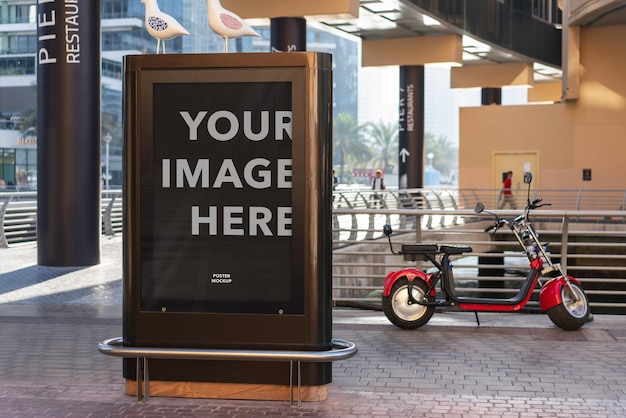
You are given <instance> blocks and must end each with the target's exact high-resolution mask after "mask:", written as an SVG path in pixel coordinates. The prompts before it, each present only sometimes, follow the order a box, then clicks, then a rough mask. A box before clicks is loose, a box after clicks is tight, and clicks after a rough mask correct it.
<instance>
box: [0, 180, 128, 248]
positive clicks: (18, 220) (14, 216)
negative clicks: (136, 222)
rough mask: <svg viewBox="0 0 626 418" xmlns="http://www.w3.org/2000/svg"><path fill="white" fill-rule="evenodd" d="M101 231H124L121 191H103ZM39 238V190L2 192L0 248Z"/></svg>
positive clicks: (114, 232) (113, 233) (115, 232)
mask: <svg viewBox="0 0 626 418" xmlns="http://www.w3.org/2000/svg"><path fill="white" fill-rule="evenodd" d="M100 207H101V212H102V233H103V234H104V235H109V236H112V235H116V234H121V233H122V228H123V227H122V222H123V221H122V218H123V217H122V210H123V209H122V191H121V190H103V191H102V197H101V199H100ZM33 241H37V192H30V191H29V192H0V248H7V247H9V246H10V245H19V244H24V243H29V242H33Z"/></svg>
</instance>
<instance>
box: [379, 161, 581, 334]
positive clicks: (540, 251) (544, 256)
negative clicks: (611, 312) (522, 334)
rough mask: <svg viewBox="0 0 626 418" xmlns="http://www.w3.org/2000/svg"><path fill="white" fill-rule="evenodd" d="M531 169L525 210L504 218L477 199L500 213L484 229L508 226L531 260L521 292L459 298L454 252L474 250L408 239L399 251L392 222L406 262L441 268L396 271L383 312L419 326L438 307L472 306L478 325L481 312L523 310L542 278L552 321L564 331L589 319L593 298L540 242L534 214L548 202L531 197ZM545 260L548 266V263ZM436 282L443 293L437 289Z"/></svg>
mask: <svg viewBox="0 0 626 418" xmlns="http://www.w3.org/2000/svg"><path fill="white" fill-rule="evenodd" d="M531 181H532V174H531V173H526V174H525V176H524V183H526V184H528V199H527V202H528V203H527V205H526V207H525V208H524V213H523V214H522V215H520V216H518V217H516V218H515V219H513V220H511V221H507V220H506V219H501V218H500V217H499V216H498V215H496V214H494V213H491V212H487V211H485V208H484V205H483V204H482V203H478V204H477V205H476V208H475V212H476V213H481V212H483V211H484V212H486V213H489V214H491V215H493V216H494V217H495V221H494V222H493V223H492V224H491V225H489V226H488V227H487V228H486V229H485V232H490V231H493V233H495V232H496V231H497V230H499V229H500V228H502V227H503V226H507V227H508V228H509V229H510V230H511V232H512V233H513V235H514V236H515V238H516V239H517V241H518V242H519V244H520V246H521V247H522V249H523V251H524V254H525V255H526V256H527V257H528V260H529V262H530V271H529V272H528V275H527V276H526V280H525V281H524V282H523V284H522V286H521V289H519V292H518V293H517V295H515V296H514V297H512V298H508V299H496V298H482V297H465V296H463V297H460V296H457V294H456V292H455V287H454V275H453V273H452V263H451V261H450V256H453V255H455V256H457V255H462V254H466V253H471V252H472V248H471V247H464V246H451V245H437V244H403V245H402V249H401V251H399V252H395V251H394V250H393V246H392V244H391V234H392V230H391V226H389V225H385V226H384V227H383V233H384V234H385V235H386V236H387V238H388V239H389V247H390V248H391V252H392V253H393V254H396V255H403V256H404V259H405V260H407V261H430V262H431V263H432V264H433V265H434V266H435V267H436V268H437V271H436V272H434V273H428V272H423V271H421V270H417V269H415V268H406V269H402V270H399V271H392V272H389V273H388V274H387V276H386V277H385V284H384V291H383V300H382V302H383V311H384V312H385V315H386V316H387V318H388V319H389V321H391V323H393V324H394V325H396V326H398V327H400V328H403V329H415V328H419V327H421V326H422V325H424V324H426V323H427V322H428V321H429V320H430V318H431V317H432V316H433V314H434V312H435V308H438V307H458V308H459V309H461V310H463V311H473V312H474V313H475V315H476V321H477V323H478V325H480V322H479V320H478V312H479V311H489V312H515V311H519V310H520V309H522V308H523V307H524V306H525V305H526V303H527V302H528V300H529V299H530V297H531V296H532V294H533V290H534V289H535V286H536V285H537V283H540V287H541V291H540V296H539V303H540V306H541V310H542V311H543V312H545V313H547V314H548V316H549V317H550V319H551V320H552V322H554V324H556V325H557V326H558V327H560V328H562V329H565V330H576V329H579V328H580V327H582V326H583V325H584V324H585V322H588V321H589V320H590V312H589V302H588V300H587V297H586V295H585V293H584V291H583V289H582V287H581V284H580V282H579V281H578V280H576V279H574V278H573V277H570V276H567V275H565V273H564V272H563V270H562V269H561V266H560V264H557V263H552V261H551V259H550V256H549V254H548V253H547V252H546V249H545V248H544V246H545V244H541V242H540V241H539V237H538V234H537V233H536V232H535V230H534V228H533V226H532V224H531V222H530V220H529V214H530V211H531V210H533V209H537V208H540V207H542V206H546V205H549V204H539V203H540V202H541V198H538V199H535V200H533V201H532V202H531V201H530V183H531ZM544 263H546V264H547V267H545V268H544ZM555 271H556V272H558V273H559V276H558V277H556V278H547V279H546V281H545V283H541V281H540V280H539V277H540V276H542V275H544V274H547V273H551V272H555ZM437 285H439V286H440V288H441V293H442V295H438V294H437Z"/></svg>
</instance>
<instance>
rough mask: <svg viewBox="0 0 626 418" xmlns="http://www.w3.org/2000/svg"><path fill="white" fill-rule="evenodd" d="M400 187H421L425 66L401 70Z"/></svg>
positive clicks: (402, 67)
mask: <svg viewBox="0 0 626 418" xmlns="http://www.w3.org/2000/svg"><path fill="white" fill-rule="evenodd" d="M399 129H400V132H399V146H398V149H399V162H398V165H399V182H398V184H399V187H400V188H401V189H407V188H408V189H412V188H421V187H424V66H422V65H403V66H401V67H400V114H399Z"/></svg>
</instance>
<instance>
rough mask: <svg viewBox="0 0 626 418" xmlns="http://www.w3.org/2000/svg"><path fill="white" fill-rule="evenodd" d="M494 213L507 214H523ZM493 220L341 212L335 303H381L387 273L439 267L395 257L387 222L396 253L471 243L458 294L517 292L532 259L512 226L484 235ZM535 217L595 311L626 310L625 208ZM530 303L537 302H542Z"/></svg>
mask: <svg viewBox="0 0 626 418" xmlns="http://www.w3.org/2000/svg"><path fill="white" fill-rule="evenodd" d="M494 212H497V213H498V214H499V215H500V216H502V217H505V218H507V219H509V218H513V217H515V216H517V215H519V214H520V211H511V210H506V211H494ZM355 220H356V222H355ZM492 220H493V218H492V217H490V216H489V215H488V214H485V213H483V214H480V215H479V214H476V213H474V212H473V211H470V210H434V209H417V210H416V209H409V210H407V209H380V210H372V209H335V210H334V211H333V225H335V227H334V228H333V300H334V302H335V304H337V305H360V304H371V305H380V297H381V291H382V288H383V281H384V277H385V275H386V274H387V272H389V271H394V270H398V269H400V268H404V267H409V266H417V267H418V268H421V269H428V268H432V266H431V265H429V264H422V263H411V262H405V261H403V259H402V257H398V256H394V255H392V254H391V253H390V250H389V243H388V241H387V239H386V237H384V236H383V234H382V225H383V224H385V223H389V224H391V225H392V227H393V229H394V234H393V239H392V241H393V243H394V248H395V249H396V250H398V249H399V248H400V245H401V244H402V243H424V242H437V243H439V244H447V245H467V246H471V247H472V248H473V252H472V253H470V254H465V255H464V256H462V257H457V259H456V260H455V262H454V267H455V273H454V276H455V283H456V291H457V293H460V294H461V295H464V294H465V295H468V294H473V295H476V293H481V294H489V295H491V296H492V297H493V296H494V295H497V296H500V297H510V294H511V293H515V292H516V289H518V288H519V285H520V284H521V282H522V281H523V280H524V278H525V276H526V274H527V272H528V261H527V259H526V258H525V256H524V254H523V253H522V250H521V249H520V248H519V244H517V242H516V241H514V238H513V236H512V234H511V233H510V232H508V231H506V230H505V229H506V228H503V229H502V230H500V231H498V232H497V233H496V234H485V233H484V228H485V227H486V226H487V225H489V223H490V222H491V221H492ZM531 220H532V221H533V224H534V226H535V228H536V230H537V232H539V234H540V238H541V239H542V240H545V241H543V242H546V243H548V242H549V245H548V247H549V251H550V253H551V257H552V259H553V261H555V260H556V261H560V263H561V265H562V266H563V267H564V269H565V270H566V272H567V274H570V275H572V276H574V277H576V278H578V279H579V280H580V281H581V283H582V284H583V287H584V288H585V291H586V293H587V295H588V297H589V300H590V305H591V307H592V308H593V309H595V311H596V312H600V311H603V312H604V311H609V312H611V313H626V212H624V211H596V210H593V211H592V210H586V211H581V210H573V211H567V210H544V209H540V210H536V211H533V212H532V214H531ZM342 225H344V226H346V225H347V227H344V226H342ZM507 232H508V233H507ZM504 295H507V296H504ZM529 306H531V307H532V306H537V304H536V301H535V302H533V303H531V304H529Z"/></svg>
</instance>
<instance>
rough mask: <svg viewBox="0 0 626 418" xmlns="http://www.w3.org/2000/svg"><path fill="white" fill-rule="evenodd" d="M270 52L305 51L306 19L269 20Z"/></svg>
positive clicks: (280, 18) (284, 18)
mask: <svg viewBox="0 0 626 418" xmlns="http://www.w3.org/2000/svg"><path fill="white" fill-rule="evenodd" d="M270 32H271V40H270V46H271V52H293V51H306V19H305V18H303V17H275V18H273V19H271V23H270Z"/></svg>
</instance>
